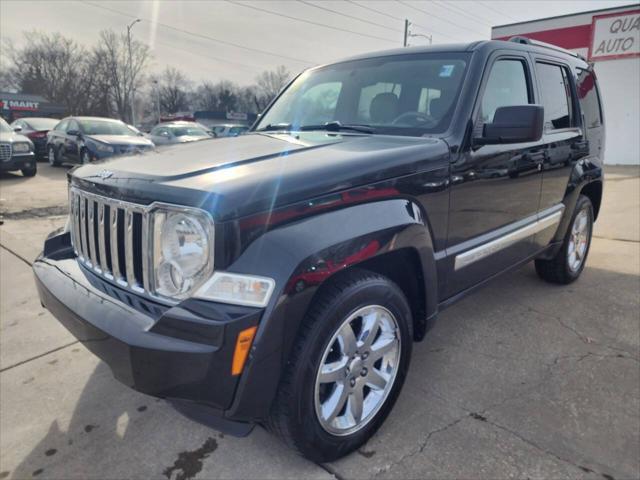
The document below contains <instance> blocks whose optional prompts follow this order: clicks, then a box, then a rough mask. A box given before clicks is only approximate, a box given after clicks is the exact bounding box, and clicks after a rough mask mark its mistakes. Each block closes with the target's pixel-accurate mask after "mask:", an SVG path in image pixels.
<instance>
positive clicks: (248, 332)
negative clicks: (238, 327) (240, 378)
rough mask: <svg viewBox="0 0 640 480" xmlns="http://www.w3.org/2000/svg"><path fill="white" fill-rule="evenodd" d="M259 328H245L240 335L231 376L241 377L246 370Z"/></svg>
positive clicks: (234, 353)
mask: <svg viewBox="0 0 640 480" xmlns="http://www.w3.org/2000/svg"><path fill="white" fill-rule="evenodd" d="M257 328H258V327H250V328H245V329H244V330H242V331H241V332H240V333H239V334H238V339H237V340H236V349H235V350H234V352H233V364H232V365H231V375H240V374H241V373H242V369H243V368H244V363H245V362H246V361H247V356H248V355H249V349H250V348H251V343H252V342H253V337H254V335H255V334H256V330H257Z"/></svg>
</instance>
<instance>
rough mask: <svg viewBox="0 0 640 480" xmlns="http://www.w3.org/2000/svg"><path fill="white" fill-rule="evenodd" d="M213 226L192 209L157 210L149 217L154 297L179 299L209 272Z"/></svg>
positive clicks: (211, 259) (184, 296)
mask: <svg viewBox="0 0 640 480" xmlns="http://www.w3.org/2000/svg"><path fill="white" fill-rule="evenodd" d="M213 240H214V232H213V222H212V221H211V219H210V218H209V217H208V216H207V215H206V214H205V213H204V212H201V211H198V210H194V209H178V208H176V209H175V210H173V209H164V208H163V209H159V210H156V211H155V213H154V215H153V271H154V285H153V286H154V291H155V294H156V295H159V296H162V297H168V298H171V299H178V300H179V299H183V298H186V297H188V296H189V294H191V293H193V291H194V290H195V289H196V288H197V287H199V286H200V285H201V284H202V283H203V282H204V281H206V280H208V279H209V278H210V277H211V274H212V272H213Z"/></svg>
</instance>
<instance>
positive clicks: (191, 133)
mask: <svg viewBox="0 0 640 480" xmlns="http://www.w3.org/2000/svg"><path fill="white" fill-rule="evenodd" d="M147 138H149V139H150V140H151V141H152V142H153V143H155V144H156V145H169V144H175V143H187V142H197V141H198V140H206V139H208V138H211V135H210V134H209V132H208V131H207V130H206V128H205V127H204V126H202V125H200V124H198V123H195V122H184V121H180V122H170V123H161V124H159V125H156V126H155V127H153V129H152V130H151V132H150V133H149V134H148V135H147Z"/></svg>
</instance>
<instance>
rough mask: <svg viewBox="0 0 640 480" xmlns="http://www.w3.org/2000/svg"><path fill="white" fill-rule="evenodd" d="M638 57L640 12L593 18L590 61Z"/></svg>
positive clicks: (639, 52)
mask: <svg viewBox="0 0 640 480" xmlns="http://www.w3.org/2000/svg"><path fill="white" fill-rule="evenodd" d="M637 56H640V10H634V11H629V12H623V13H610V14H608V15H596V16H594V17H593V20H592V24H591V45H590V46H589V60H592V61H597V60H609V59H614V58H624V57H637Z"/></svg>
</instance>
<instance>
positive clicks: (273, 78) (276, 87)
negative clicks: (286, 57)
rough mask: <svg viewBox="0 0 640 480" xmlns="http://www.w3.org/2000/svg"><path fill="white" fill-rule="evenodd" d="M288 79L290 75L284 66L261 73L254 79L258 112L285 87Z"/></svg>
mask: <svg viewBox="0 0 640 480" xmlns="http://www.w3.org/2000/svg"><path fill="white" fill-rule="evenodd" d="M290 78H291V73H290V72H289V70H287V68H286V67H285V66H284V65H280V66H279V67H277V68H276V69H275V70H271V71H265V72H262V73H261V74H260V75H258V76H257V77H256V86H257V89H258V95H257V96H256V98H255V100H256V103H257V105H256V106H257V107H259V108H258V109H259V110H260V111H262V110H263V109H264V108H265V107H266V106H267V105H268V104H269V102H270V101H271V100H272V99H273V98H275V96H276V95H277V94H278V93H279V92H280V90H282V89H283V88H284V87H285V86H286V85H287V83H288V82H289V80H290Z"/></svg>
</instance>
